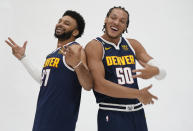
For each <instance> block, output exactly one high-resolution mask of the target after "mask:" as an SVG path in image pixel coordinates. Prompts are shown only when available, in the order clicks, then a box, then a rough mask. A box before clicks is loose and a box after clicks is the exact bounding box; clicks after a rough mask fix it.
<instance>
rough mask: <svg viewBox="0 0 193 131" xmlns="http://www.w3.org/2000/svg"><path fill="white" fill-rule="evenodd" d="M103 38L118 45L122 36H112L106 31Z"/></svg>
mask: <svg viewBox="0 0 193 131" xmlns="http://www.w3.org/2000/svg"><path fill="white" fill-rule="evenodd" d="M102 38H103V39H105V40H107V41H109V42H112V43H114V44H115V45H118V43H119V40H120V37H116V38H112V37H110V36H108V35H107V34H106V33H105V34H103V35H102Z"/></svg>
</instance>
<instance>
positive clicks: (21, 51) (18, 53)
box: [5, 37, 27, 60]
mask: <svg viewBox="0 0 193 131" xmlns="http://www.w3.org/2000/svg"><path fill="white" fill-rule="evenodd" d="M5 42H6V43H7V44H8V45H9V46H10V47H11V48H12V53H13V55H14V56H15V57H16V58H18V59H19V60H21V59H22V57H23V56H24V55H25V50H26V45H27V41H25V42H24V44H23V46H22V47H21V46H19V45H17V44H16V43H15V42H14V41H13V40H12V39H11V38H10V37H8V40H5Z"/></svg>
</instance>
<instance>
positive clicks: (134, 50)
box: [85, 7, 165, 131]
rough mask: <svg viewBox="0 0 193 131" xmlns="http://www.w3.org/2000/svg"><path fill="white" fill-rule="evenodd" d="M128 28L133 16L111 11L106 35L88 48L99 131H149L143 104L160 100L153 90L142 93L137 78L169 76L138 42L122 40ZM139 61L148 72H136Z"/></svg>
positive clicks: (105, 26)
mask: <svg viewBox="0 0 193 131" xmlns="http://www.w3.org/2000/svg"><path fill="white" fill-rule="evenodd" d="M128 25H129V13H128V12H127V11H126V10H125V9H124V8H123V7H113V8H111V9H110V10H109V12H108V13H107V15H106V18H105V22H104V28H103V30H104V34H103V35H102V36H101V37H97V38H96V39H94V40H92V41H90V42H89V43H88V44H87V46H86V48H85V51H86V55H87V59H88V67H89V69H90V71H91V74H92V76H93V79H94V94H95V97H96V101H97V103H99V111H98V131H147V124H146V120H145V115H144V110H143V107H142V104H153V103H154V99H157V97H156V96H154V95H152V94H151V93H150V92H149V89H150V88H151V86H149V87H146V88H143V89H141V90H139V88H138V83H137V79H136V78H137V77H139V78H143V79H148V78H151V77H153V76H155V77H156V78H157V79H163V78H164V76H165V71H164V70H163V69H162V68H160V67H158V66H157V64H156V62H155V60H154V59H153V58H152V57H151V56H149V55H148V54H147V52H146V51H145V49H144V48H143V46H142V45H141V44H140V43H139V42H138V41H137V40H134V39H129V38H124V37H122V34H123V33H124V32H125V31H127V27H128ZM136 60H138V61H139V62H140V64H141V65H142V66H143V67H144V69H140V70H136V68H135V66H136ZM153 65H154V66H153ZM136 72H139V73H140V74H136Z"/></svg>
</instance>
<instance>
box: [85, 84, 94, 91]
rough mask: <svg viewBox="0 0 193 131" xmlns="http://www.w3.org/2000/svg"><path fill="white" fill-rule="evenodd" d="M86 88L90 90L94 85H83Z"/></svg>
mask: <svg viewBox="0 0 193 131" xmlns="http://www.w3.org/2000/svg"><path fill="white" fill-rule="evenodd" d="M83 88H84V90H86V91H90V90H91V89H92V88H93V85H88V86H83Z"/></svg>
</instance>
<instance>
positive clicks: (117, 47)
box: [100, 37, 122, 50]
mask: <svg viewBox="0 0 193 131" xmlns="http://www.w3.org/2000/svg"><path fill="white" fill-rule="evenodd" d="M100 38H101V39H102V40H103V41H104V42H105V43H107V44H109V45H112V46H113V47H115V49H116V50H119V49H120V47H119V45H120V43H121V41H122V37H120V39H119V42H118V44H117V45H116V44H115V43H113V42H110V41H107V40H105V39H103V38H102V37H100Z"/></svg>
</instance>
